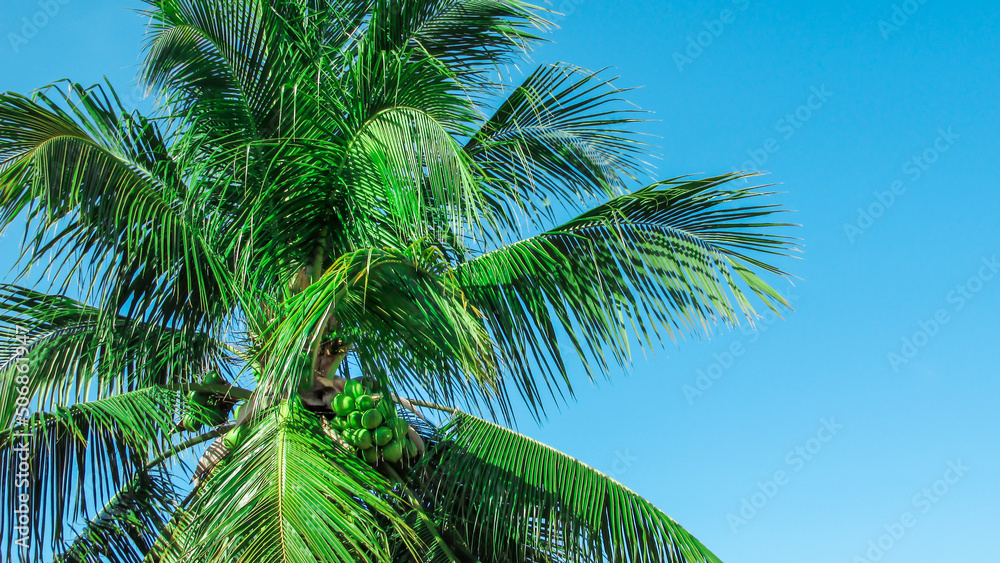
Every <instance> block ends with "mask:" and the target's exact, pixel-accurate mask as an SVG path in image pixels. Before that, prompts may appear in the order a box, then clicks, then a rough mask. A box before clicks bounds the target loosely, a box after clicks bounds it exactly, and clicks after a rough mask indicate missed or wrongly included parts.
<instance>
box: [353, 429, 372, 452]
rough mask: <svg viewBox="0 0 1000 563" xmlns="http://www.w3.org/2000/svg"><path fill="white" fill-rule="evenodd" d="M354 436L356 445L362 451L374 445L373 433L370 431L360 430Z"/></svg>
mask: <svg viewBox="0 0 1000 563" xmlns="http://www.w3.org/2000/svg"><path fill="white" fill-rule="evenodd" d="M354 436H355V441H356V443H355V444H354V445H355V446H357V447H359V448H361V449H366V448H370V447H372V445H373V444H374V443H373V442H372V433H371V431H370V430H367V429H361V430H358V431H357V432H355V433H354Z"/></svg>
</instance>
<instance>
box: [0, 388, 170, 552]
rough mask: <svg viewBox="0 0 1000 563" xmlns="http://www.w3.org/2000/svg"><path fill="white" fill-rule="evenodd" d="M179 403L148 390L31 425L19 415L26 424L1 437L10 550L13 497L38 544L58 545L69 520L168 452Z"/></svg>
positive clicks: (0, 515)
mask: <svg viewBox="0 0 1000 563" xmlns="http://www.w3.org/2000/svg"><path fill="white" fill-rule="evenodd" d="M178 401H179V396H178V394H177V393H176V392H172V391H164V390H161V389H156V388H150V389H143V390H139V391H133V392H131V393H122V394H119V395H115V396H113V397H109V398H106V399H101V400H99V401H93V402H88V403H79V404H75V405H73V406H71V407H68V408H64V407H56V409H55V410H54V411H52V412H51V413H36V414H34V415H31V416H30V418H27V417H26V412H27V409H24V410H23V411H19V412H17V413H16V414H17V415H18V417H19V419H18V420H24V422H21V423H19V424H17V425H16V426H13V427H12V428H10V429H6V430H3V431H0V483H2V484H3V486H4V487H6V490H8V491H12V494H11V495H10V496H9V499H10V502H7V503H4V504H3V505H2V507H0V519H2V520H3V521H4V522H5V523H6V529H5V530H4V531H5V533H4V537H6V538H7V542H8V544H7V547H8V549H9V548H10V542H11V541H13V538H14V533H13V532H14V530H13V525H14V523H15V522H16V521H17V519H16V517H15V516H14V514H13V510H14V509H15V508H16V505H15V502H14V499H15V498H16V496H17V495H15V494H14V493H13V492H16V493H17V494H18V495H19V494H27V495H28V497H29V499H30V506H31V510H32V515H31V516H32V517H31V518H30V522H31V526H32V532H33V533H34V534H37V536H36V537H45V536H46V533H47V532H46V530H51V533H52V537H53V545H58V544H59V543H60V542H61V541H62V534H63V532H64V530H63V526H64V524H65V523H66V522H67V518H70V519H72V518H73V517H75V515H76V514H81V513H85V512H86V510H87V506H88V505H91V504H94V505H98V506H100V505H101V504H103V503H105V502H107V501H108V500H110V497H111V496H112V494H113V492H114V491H116V490H119V489H121V488H122V487H124V486H125V483H126V482H127V481H128V480H129V479H131V478H132V476H133V475H134V474H135V473H136V471H137V470H139V469H141V468H142V467H143V464H144V463H145V462H146V460H147V459H149V458H150V457H152V456H154V455H157V454H160V453H161V452H164V451H165V450H166V449H167V447H168V446H167V444H168V443H169V440H170V436H171V434H172V433H173V431H174V421H173V416H174V412H175V409H176V405H177V403H178ZM22 416H24V417H25V418H26V420H25V419H24V418H20V417H22ZM25 448H27V450H25ZM25 451H28V452H29V453H30V457H29V460H28V461H29V463H28V465H29V468H28V469H29V473H30V479H28V480H22V479H21V478H20V470H19V469H18V466H19V463H18V460H23V455H24V452H25ZM93 483H100V484H101V486H99V487H94V486H92V485H93ZM70 521H71V520H70Z"/></svg>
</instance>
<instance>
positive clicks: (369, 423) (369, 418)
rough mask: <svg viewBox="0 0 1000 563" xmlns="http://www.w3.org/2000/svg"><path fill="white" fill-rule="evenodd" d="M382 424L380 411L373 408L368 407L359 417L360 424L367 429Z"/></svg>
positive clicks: (372, 428)
mask: <svg viewBox="0 0 1000 563" xmlns="http://www.w3.org/2000/svg"><path fill="white" fill-rule="evenodd" d="M381 424H382V413H380V412H378V411H377V410H375V409H368V410H367V411H366V412H365V414H364V415H363V416H362V417H361V425H362V426H364V427H365V428H367V429H369V430H374V429H375V428H378V427H379V426H380V425H381Z"/></svg>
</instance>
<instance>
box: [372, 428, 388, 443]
mask: <svg viewBox="0 0 1000 563" xmlns="http://www.w3.org/2000/svg"><path fill="white" fill-rule="evenodd" d="M372 438H373V439H374V440H375V443H376V444H377V445H379V446H384V445H386V444H388V443H389V442H391V441H392V429H390V428H389V427H388V426H379V427H378V428H376V429H375V431H374V432H372Z"/></svg>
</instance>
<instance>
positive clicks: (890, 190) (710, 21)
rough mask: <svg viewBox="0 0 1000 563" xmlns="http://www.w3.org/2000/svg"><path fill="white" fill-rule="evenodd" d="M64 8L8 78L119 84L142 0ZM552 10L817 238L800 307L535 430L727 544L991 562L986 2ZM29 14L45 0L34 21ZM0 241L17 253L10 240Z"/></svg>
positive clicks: (1, 71)
mask: <svg viewBox="0 0 1000 563" xmlns="http://www.w3.org/2000/svg"><path fill="white" fill-rule="evenodd" d="M53 5H54V6H58V11H57V13H54V15H52V16H51V17H47V18H42V17H41V16H36V14H38V13H40V12H39V10H40V8H39V5H38V3H37V2H35V1H19V0H18V1H15V0H10V1H8V2H5V3H4V4H3V7H0V34H2V35H0V91H2V90H12V91H17V92H27V91H29V90H30V89H32V88H35V87H38V86H41V85H43V84H45V83H47V82H50V81H53V80H56V79H60V78H72V79H74V80H76V81H79V82H82V83H94V82H97V81H99V80H101V77H102V76H103V75H107V76H108V77H109V78H110V80H111V81H112V82H113V83H114V84H115V85H116V87H118V89H119V90H121V91H126V92H128V91H130V87H131V85H133V84H134V82H133V78H134V75H135V71H136V67H137V63H138V46H139V44H140V41H141V34H142V26H143V21H142V20H141V19H140V18H138V17H137V16H136V15H135V14H133V13H131V12H129V11H128V8H137V7H139V3H138V2H133V1H104V0H101V1H98V0H90V1H88V2H84V1H83V0H53ZM556 9H558V10H560V11H562V12H564V13H565V14H566V15H565V16H564V17H557V18H556V19H557V21H558V23H559V25H560V26H561V28H562V29H560V30H558V31H556V32H555V33H554V34H552V35H550V38H551V39H552V40H553V43H551V44H547V45H545V46H543V47H542V48H540V49H539V50H537V51H536V52H535V53H534V55H533V60H534V61H535V62H539V63H541V62H555V61H567V62H571V63H574V64H577V65H580V66H583V67H587V68H591V69H601V68H605V67H613V68H612V69H611V71H610V72H613V73H615V74H618V75H621V77H622V78H621V81H620V84H621V85H622V86H635V87H640V88H639V89H638V90H636V91H633V92H631V93H630V94H629V99H630V100H631V101H633V102H635V103H636V104H637V105H639V106H640V107H642V108H643V109H646V110H649V111H650V112H652V114H651V116H650V117H651V118H653V119H655V120H656V121H655V122H651V123H647V124H644V125H641V126H639V127H638V129H639V130H641V131H643V132H645V133H649V134H652V135H656V136H657V137H658V139H657V141H656V142H657V144H658V145H659V146H660V147H661V148H660V151H659V152H660V159H659V160H656V161H655V162H656V165H657V171H656V174H657V175H658V176H660V177H673V176H678V175H682V174H688V173H705V174H715V173H722V172H728V171H732V170H737V169H741V168H744V167H746V166H752V167H753V168H757V169H760V170H764V171H767V172H769V175H768V176H767V177H766V178H764V181H767V182H774V183H777V184H779V187H778V189H779V190H780V191H782V192H783V193H782V194H780V195H777V196H774V197H773V199H774V201H775V202H780V203H782V204H783V205H786V206H787V207H788V208H790V209H793V210H795V213H794V214H793V215H792V216H791V217H790V219H791V220H792V221H793V222H796V223H800V224H802V225H803V226H802V227H801V228H799V229H797V230H796V231H797V233H796V234H797V236H799V237H800V238H802V239H803V242H804V244H803V253H802V255H801V259H797V260H790V261H788V262H787V263H786V264H785V265H786V267H787V268H788V269H790V271H792V272H793V273H794V274H795V275H796V276H797V277H798V279H795V280H794V287H793V286H791V285H790V284H789V283H787V282H785V281H782V280H779V281H778V282H777V285H778V287H779V288H780V289H782V290H783V291H785V292H786V294H787V295H789V296H790V297H791V298H792V300H793V304H794V306H795V311H794V312H791V313H788V314H786V315H785V318H784V319H780V320H779V319H775V318H771V317H767V318H764V319H762V320H760V321H759V322H758V326H759V329H760V330H759V332H756V333H751V332H749V331H745V330H741V329H736V330H733V331H728V330H723V331H721V332H720V333H718V334H716V335H715V337H714V338H712V339H711V340H700V341H699V340H692V339H688V340H685V341H681V342H679V343H678V344H677V345H674V344H670V343H668V344H667V345H666V346H665V347H664V348H663V349H662V350H657V351H656V354H655V356H654V357H648V358H647V357H644V356H643V355H642V354H641V353H640V354H637V357H636V362H635V365H634V366H633V369H632V370H630V372H629V373H628V374H627V375H620V376H619V375H616V376H615V377H613V378H612V381H611V382H610V383H602V384H601V385H600V386H599V387H596V388H588V387H587V386H586V385H581V386H580V393H579V397H578V401H576V402H575V403H573V404H571V405H569V406H567V407H565V408H564V409H563V410H562V412H561V413H553V416H552V418H551V420H550V421H548V422H547V423H546V424H545V425H544V426H543V427H540V428H538V427H535V426H534V425H533V424H530V423H527V424H524V425H523V426H522V430H524V431H525V432H526V433H528V434H530V435H531V436H533V437H536V438H538V439H540V440H542V441H544V442H546V443H549V444H551V445H553V446H554V447H557V448H559V449H561V450H563V451H566V452H568V453H570V454H571V455H573V456H575V457H578V458H579V459H581V460H583V461H585V462H587V463H588V464H590V465H592V466H594V467H597V468H598V469H601V470H602V471H604V472H606V473H608V474H610V475H612V476H613V477H615V478H616V479H618V480H620V481H621V482H623V483H624V484H626V485H627V486H629V487H630V488H632V489H634V490H635V491H637V492H639V493H640V494H642V495H644V496H646V497H647V498H649V499H650V500H651V501H653V502H654V503H655V504H656V505H657V506H659V507H660V508H662V509H663V510H664V511H665V512H667V513H668V514H670V515H671V516H672V517H673V518H675V519H676V520H677V521H678V522H680V523H681V524H682V525H684V526H685V527H687V528H688V529H689V530H691V531H692V532H693V533H694V534H695V535H696V536H697V537H699V538H700V539H701V540H702V541H703V542H704V543H705V544H706V545H708V546H709V547H710V548H711V549H713V550H714V551H715V552H716V553H717V554H718V555H719V556H720V557H721V558H722V559H723V560H724V561H727V562H736V561H741V562H746V563H758V562H761V563H762V562H768V563H774V562H786V561H787V562H789V563H791V562H800V561H810V562H813V563H827V562H830V563H832V562H853V561H858V560H864V561H875V560H879V561H886V562H889V561H899V562H904V561H905V562H907V563H924V562H927V563H930V562H937V561H942V560H948V561H962V560H965V561H991V560H996V559H997V557H998V555H1000V535H998V534H997V533H996V527H997V525H998V524H1000V479H997V476H998V475H1000V415H998V414H997V412H998V409H997V406H998V403H1000V377H998V376H1000V367H998V366H1000V345H998V344H1000V337H998V335H1000V315H998V312H1000V262H998V261H997V259H998V257H1000V236H998V235H1000V226H998V225H997V212H998V210H1000V192H998V190H997V178H998V177H1000V159H998V158H997V156H998V154H1000V135H998V134H997V132H998V131H1000V105H998V104H997V102H996V99H997V96H996V92H997V90H998V87H1000V57H998V54H1000V26H998V24H1000V21H998V15H997V14H998V11H997V10H996V7H995V4H993V3H987V2H973V1H969V2H961V3H954V2H952V3H946V2H943V1H942V0H926V1H923V2H921V1H918V0H907V1H906V2H901V1H900V0H885V1H869V2H860V1H851V2H847V1H840V2H836V1H831V2H819V3H817V2H809V3H805V2H791V1H780V0H769V1H767V2H763V1H758V0H713V1H702V2H654V1H636V2H608V1H605V2H600V1H597V0H566V1H565V2H561V3H560V2H556ZM52 11H53V12H56V10H55V9H54V8H53V9H52ZM41 13H44V12H41ZM33 17H37V19H38V21H39V22H40V21H42V20H43V19H48V21H47V22H46V23H45V25H43V26H39V29H37V30H36V31H35V33H33V34H32V33H24V31H25V30H24V29H22V28H23V27H24V21H23V20H22V18H28V19H29V20H30V19H31V18H33ZM27 31H29V32H30V31H32V30H31V29H30V28H29V29H28V30H27ZM11 34H17V35H20V36H23V37H25V41H20V40H19V39H12V36H11ZM27 35H33V36H32V37H30V38H28V37H27ZM529 67H530V65H524V68H529ZM134 100H135V102H136V104H138V105H139V107H147V106H148V101H143V100H141V99H139V97H138V96H134ZM0 244H2V247H0V267H3V268H4V271H6V268H7V266H8V265H9V264H10V259H11V255H12V253H13V252H14V251H15V250H16V249H14V248H12V247H13V246H15V244H16V239H14V237H12V236H10V235H8V236H7V238H5V239H4V240H3V241H2V243H0ZM701 374H704V375H701ZM580 377H581V378H582V374H580ZM713 377H714V378H713ZM758 493H759V494H758ZM741 512H742V514H741ZM893 534H895V537H894V536H893ZM879 543H881V544H882V545H881V547H880V546H879Z"/></svg>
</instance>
